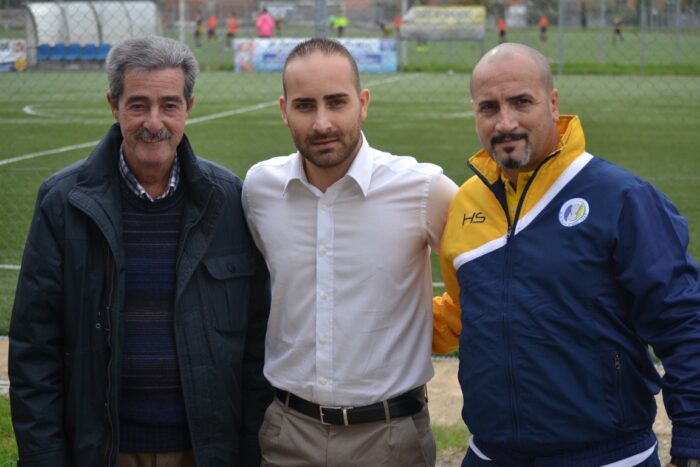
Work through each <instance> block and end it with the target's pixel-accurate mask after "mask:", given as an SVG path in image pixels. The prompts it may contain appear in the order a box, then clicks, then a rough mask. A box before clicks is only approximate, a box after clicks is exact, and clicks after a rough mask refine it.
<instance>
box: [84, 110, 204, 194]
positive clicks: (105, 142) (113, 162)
mask: <svg viewBox="0 0 700 467" xmlns="http://www.w3.org/2000/svg"><path fill="white" fill-rule="evenodd" d="M122 140H123V138H122V133H121V128H120V127H119V125H118V124H116V123H115V124H114V125H112V127H111V128H110V129H109V131H108V132H107V135H105V137H104V138H102V140H101V141H100V142H99V143H98V144H97V146H96V147H95V148H94V149H93V150H92V152H91V153H90V156H88V158H87V160H86V161H85V164H84V165H83V168H82V169H81V171H80V173H79V175H78V182H77V186H76V187H77V188H79V189H81V190H84V191H97V192H99V193H101V192H104V190H106V189H107V188H108V187H109V186H110V185H111V184H112V183H115V182H118V181H119V178H118V177H120V176H121V175H120V174H119V148H120V147H121V145H122ZM177 154H178V159H179V161H180V164H181V167H180V168H181V170H182V172H181V176H182V177H183V179H184V180H186V183H188V184H192V185H198V184H199V182H200V181H201V179H202V177H203V176H204V174H203V173H202V170H201V168H200V166H199V164H198V163H197V158H196V156H195V154H194V151H193V150H192V146H191V145H190V142H189V140H188V139H187V136H186V135H183V136H182V141H180V144H179V145H178V147H177ZM115 177H117V178H115ZM184 180H183V181H184Z"/></svg>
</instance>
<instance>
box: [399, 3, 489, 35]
mask: <svg viewBox="0 0 700 467" xmlns="http://www.w3.org/2000/svg"><path fill="white" fill-rule="evenodd" d="M485 33H486V8H485V7H483V6H414V7H413V8H411V9H410V10H408V11H407V12H406V14H405V15H404V16H403V18H402V19H401V39H419V40H478V41H482V40H484V35H485Z"/></svg>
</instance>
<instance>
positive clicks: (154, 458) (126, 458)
mask: <svg viewBox="0 0 700 467" xmlns="http://www.w3.org/2000/svg"><path fill="white" fill-rule="evenodd" d="M117 465H118V466H119V467H197V463H196V462H195V461H194V455H193V454H192V451H178V452H120V453H119V460H118V462H117Z"/></svg>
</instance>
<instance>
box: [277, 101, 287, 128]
mask: <svg viewBox="0 0 700 467" xmlns="http://www.w3.org/2000/svg"><path fill="white" fill-rule="evenodd" d="M279 104H280V113H281V114H282V121H283V122H284V125H285V126H287V127H289V122H288V121H287V99H286V98H285V97H284V96H280V102H279Z"/></svg>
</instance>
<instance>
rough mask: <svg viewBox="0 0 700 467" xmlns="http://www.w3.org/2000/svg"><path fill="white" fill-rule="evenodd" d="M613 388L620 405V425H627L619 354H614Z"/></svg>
mask: <svg viewBox="0 0 700 467" xmlns="http://www.w3.org/2000/svg"><path fill="white" fill-rule="evenodd" d="M614 365H615V388H616V389H617V403H618V404H620V418H621V420H620V422H621V423H622V425H625V424H626V423H627V416H626V414H625V406H624V404H623V401H624V394H623V392H622V358H621V357H620V352H615V360H614Z"/></svg>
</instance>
